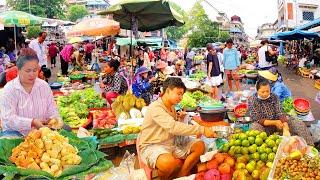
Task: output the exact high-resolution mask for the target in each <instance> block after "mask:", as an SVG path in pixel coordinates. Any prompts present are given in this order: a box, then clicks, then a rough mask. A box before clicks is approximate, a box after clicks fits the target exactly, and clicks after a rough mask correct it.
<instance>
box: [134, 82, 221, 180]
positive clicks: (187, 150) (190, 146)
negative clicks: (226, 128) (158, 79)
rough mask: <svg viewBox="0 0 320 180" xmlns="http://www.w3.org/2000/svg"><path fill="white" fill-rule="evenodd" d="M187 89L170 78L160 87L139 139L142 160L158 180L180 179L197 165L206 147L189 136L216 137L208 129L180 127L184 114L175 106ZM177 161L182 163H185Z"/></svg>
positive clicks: (188, 126) (185, 125)
mask: <svg viewBox="0 0 320 180" xmlns="http://www.w3.org/2000/svg"><path fill="white" fill-rule="evenodd" d="M185 90H186V87H185V85H184V83H183V82H182V80H181V79H180V78H175V77H169V78H167V79H166V80H165V81H164V83H163V91H162V94H161V97H160V98H159V99H158V100H157V101H155V102H153V103H151V105H150V106H149V108H148V110H147V112H146V115H145V119H144V122H143V124H142V129H141V133H140V136H139V148H140V150H141V158H142V160H143V161H144V162H145V163H146V164H147V165H148V166H149V167H151V168H154V169H157V170H158V174H159V176H160V177H161V179H173V178H174V177H183V176H186V175H188V174H189V173H190V170H191V169H192V168H193V166H194V165H196V163H197V162H198V161H199V157H200V155H202V154H203V153H204V150H205V145H204V143H203V142H202V141H200V140H198V139H191V138H190V137H189V136H190V135H205V136H206V137H215V136H216V134H215V132H213V131H212V130H211V129H210V128H208V127H202V126H193V125H187V124H184V123H182V122H181V121H182V120H183V119H184V117H185V113H184V112H178V113H177V112H176V111H175V108H174V107H175V105H177V104H178V103H179V102H180V101H181V99H182V97H183V94H184V93H185ZM180 159H185V160H184V163H182V161H180Z"/></svg>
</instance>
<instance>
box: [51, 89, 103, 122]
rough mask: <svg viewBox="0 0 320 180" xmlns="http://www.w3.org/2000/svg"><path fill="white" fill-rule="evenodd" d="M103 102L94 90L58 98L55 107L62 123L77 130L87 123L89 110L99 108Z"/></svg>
mask: <svg viewBox="0 0 320 180" xmlns="http://www.w3.org/2000/svg"><path fill="white" fill-rule="evenodd" d="M104 102H105V101H104V100H103V99H102V98H100V95H99V94H98V93H96V92H95V91H94V89H86V90H84V91H76V92H73V93H71V95H70V96H59V97H58V98H57V105H58V109H59V112H60V115H61V117H62V119H63V121H64V122H65V123H66V124H68V125H69V126H70V127H72V128H78V127H80V126H81V125H83V124H84V123H85V122H86V121H87V117H88V114H89V108H101V107H103V105H104Z"/></svg>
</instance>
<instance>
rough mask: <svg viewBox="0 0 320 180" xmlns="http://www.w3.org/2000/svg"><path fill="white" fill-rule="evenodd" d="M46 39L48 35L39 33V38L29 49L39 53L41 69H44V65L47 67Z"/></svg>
mask: <svg viewBox="0 0 320 180" xmlns="http://www.w3.org/2000/svg"><path fill="white" fill-rule="evenodd" d="M46 37H47V33H46V32H41V33H39V36H38V38H37V39H34V40H32V41H31V42H30V44H29V47H30V48H31V49H33V50H34V51H35V52H36V53H37V56H38V59H39V66H40V67H42V66H43V65H45V66H47V46H46V44H45V43H44V41H45V40H46Z"/></svg>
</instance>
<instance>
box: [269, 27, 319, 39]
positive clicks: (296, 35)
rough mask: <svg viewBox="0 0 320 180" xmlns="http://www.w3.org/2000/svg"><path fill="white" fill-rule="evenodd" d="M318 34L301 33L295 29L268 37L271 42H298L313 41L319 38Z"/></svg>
mask: <svg viewBox="0 0 320 180" xmlns="http://www.w3.org/2000/svg"><path fill="white" fill-rule="evenodd" d="M319 37H320V36H319V34H318V33H315V32H310V31H302V30H298V29H295V30H293V31H285V32H279V33H276V34H274V35H273V36H271V37H270V39H271V40H300V39H304V38H306V39H313V38H319Z"/></svg>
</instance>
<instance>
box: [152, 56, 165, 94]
mask: <svg viewBox="0 0 320 180" xmlns="http://www.w3.org/2000/svg"><path fill="white" fill-rule="evenodd" d="M167 66H168V64H167V63H165V62H164V61H158V62H157V64H156V69H157V71H156V74H155V78H156V81H154V82H153V87H154V94H159V93H160V88H161V86H162V84H163V81H164V80H166V78H167V75H166V74H165V69H166V67H167Z"/></svg>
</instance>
